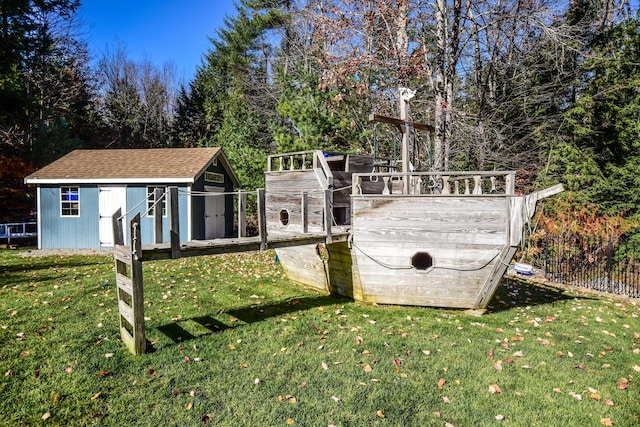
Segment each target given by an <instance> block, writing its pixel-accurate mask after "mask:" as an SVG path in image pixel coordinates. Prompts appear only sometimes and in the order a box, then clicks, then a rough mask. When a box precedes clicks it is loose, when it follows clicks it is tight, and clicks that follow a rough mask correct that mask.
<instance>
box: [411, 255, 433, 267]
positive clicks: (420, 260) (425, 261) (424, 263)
mask: <svg viewBox="0 0 640 427" xmlns="http://www.w3.org/2000/svg"><path fill="white" fill-rule="evenodd" d="M411 265H412V266H413V268H415V269H416V270H428V269H430V268H431V267H433V258H432V257H431V255H429V254H428V253H427V252H416V253H415V254H414V255H413V256H412V257H411Z"/></svg>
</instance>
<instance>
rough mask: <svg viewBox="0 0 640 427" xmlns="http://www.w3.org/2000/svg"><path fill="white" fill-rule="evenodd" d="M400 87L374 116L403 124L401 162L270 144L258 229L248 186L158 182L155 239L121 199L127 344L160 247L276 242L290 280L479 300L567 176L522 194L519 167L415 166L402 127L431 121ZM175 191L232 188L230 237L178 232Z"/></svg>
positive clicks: (386, 297) (119, 277)
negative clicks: (251, 225) (249, 216)
mask: <svg viewBox="0 0 640 427" xmlns="http://www.w3.org/2000/svg"><path fill="white" fill-rule="evenodd" d="M402 98H403V99H402V103H401V114H402V117H403V118H402V119H395V118H390V117H384V116H376V115H372V117H371V119H372V120H375V121H379V122H383V123H389V124H393V125H396V126H398V127H399V128H400V129H401V130H402V132H403V144H402V159H403V160H402V163H401V169H400V170H398V169H397V166H398V165H397V164H396V162H394V161H391V160H381V159H377V158H375V157H374V156H364V155H357V154H341V153H332V152H325V151H319V150H316V151H304V152H295V153H287V154H279V155H273V156H270V157H269V159H268V165H267V171H266V172H265V188H264V189H259V190H257V192H256V195H257V207H258V209H257V213H258V235H257V236H253V237H247V236H246V233H245V231H246V222H245V208H246V196H247V194H249V193H248V192H244V191H240V192H237V193H215V192H204V193H202V192H197V191H196V192H194V191H186V190H179V188H178V187H177V186H172V187H169V188H168V191H167V192H162V191H156V192H155V195H154V197H153V199H152V200H151V201H152V202H153V203H152V205H151V206H150V207H151V209H153V208H154V207H156V205H158V206H161V205H159V204H160V203H162V204H163V205H162V206H164V203H166V201H168V208H167V217H168V218H166V222H168V223H169V233H168V234H169V236H170V242H164V241H163V236H164V234H165V233H164V232H163V223H164V222H165V219H163V216H161V215H156V216H155V217H154V219H153V224H154V227H153V228H154V230H153V236H154V242H155V243H153V244H148V243H147V244H143V242H142V240H143V237H142V236H143V234H142V232H141V224H142V222H141V217H142V216H145V215H146V216H148V215H149V212H150V211H151V210H149V209H148V210H147V211H146V212H144V213H143V212H140V210H141V208H139V207H138V206H139V205H140V203H139V204H138V205H136V206H135V207H134V208H132V209H131V210H130V211H129V212H125V213H122V212H121V210H120V209H118V211H116V212H115V213H114V214H113V217H112V223H113V237H114V258H115V263H116V283H117V288H118V308H119V315H120V316H119V317H120V330H121V336H122V340H123V342H125V343H126V345H127V346H128V347H129V349H130V350H131V352H132V353H134V354H139V353H144V352H145V349H146V341H145V325H144V323H145V322H144V304H143V302H144V292H143V269H142V263H143V262H145V261H152V260H159V259H172V258H181V257H190V256H200V255H212V254H220V253H228V252H242V251H252V250H262V249H265V248H273V249H275V250H276V252H277V254H278V257H279V259H280V262H281V263H282V266H283V268H284V271H285V272H286V274H287V276H288V277H289V279H290V280H291V281H293V282H296V283H300V284H303V285H305V286H308V287H311V288H315V289H317V290H320V291H323V292H327V293H333V294H338V295H344V296H347V297H350V298H353V299H354V300H357V301H365V302H372V303H373V302H375V303H384V304H406V305H418V306H435V307H452V308H476V309H478V308H480V309H481V308H485V307H486V305H487V303H488V302H489V300H490V299H491V297H492V296H493V294H494V292H495V290H496V288H497V286H498V284H499V282H500V279H501V278H502V276H503V275H504V273H505V271H506V269H507V267H508V266H509V264H510V262H511V259H512V257H513V256H514V254H515V252H516V248H517V247H518V245H519V244H520V243H521V241H522V238H523V237H522V232H523V230H524V227H525V225H526V223H527V222H528V221H529V220H530V219H531V218H532V216H533V213H534V210H535V205H536V202H537V201H538V200H539V199H542V198H545V197H548V196H551V195H554V194H556V193H558V192H560V191H562V185H556V186H554V187H551V188H548V189H546V190H542V191H538V192H535V193H532V194H529V195H526V196H521V195H516V194H515V172H508V171H507V172H496V171H492V172H415V171H411V170H410V168H409V162H408V161H405V159H408V157H409V155H408V154H409V150H408V146H409V134H410V132H411V131H412V129H413V128H417V129H422V130H430V129H431V128H430V127H429V126H425V125H418V124H415V123H411V122H410V121H409V120H408V98H409V97H405V96H403V97H402ZM180 191H182V195H180V196H179V192H180ZM180 197H182V198H187V199H188V200H190V201H189V202H188V203H194V199H195V198H198V197H222V198H224V199H225V200H226V199H227V198H233V197H237V207H238V208H237V212H234V215H235V216H236V217H237V220H238V226H237V230H238V235H237V237H233V238H228V237H227V238H219V239H212V240H190V241H188V242H183V241H181V240H180V236H181V233H180V219H179V213H180V210H181V208H180V202H179V200H180ZM144 201H145V200H143V202H144ZM227 204H228V205H230V206H232V205H233V204H234V203H232V201H231V200H230V201H229V203H224V204H223V205H224V206H226V205H227ZM147 206H149V205H147ZM136 212H137V213H136ZM132 214H135V216H134V217H133V218H132V219H130V221H128V222H129V227H128V228H127V230H126V232H125V230H124V224H123V223H124V219H125V218H127V219H129V216H130V215H132Z"/></svg>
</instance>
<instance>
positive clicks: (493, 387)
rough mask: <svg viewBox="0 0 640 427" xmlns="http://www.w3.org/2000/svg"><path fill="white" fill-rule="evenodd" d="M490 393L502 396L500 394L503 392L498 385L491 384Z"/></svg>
mask: <svg viewBox="0 0 640 427" xmlns="http://www.w3.org/2000/svg"><path fill="white" fill-rule="evenodd" d="M489 393H491V394H500V393H502V390H501V389H500V387H499V386H498V384H491V385H490V386H489Z"/></svg>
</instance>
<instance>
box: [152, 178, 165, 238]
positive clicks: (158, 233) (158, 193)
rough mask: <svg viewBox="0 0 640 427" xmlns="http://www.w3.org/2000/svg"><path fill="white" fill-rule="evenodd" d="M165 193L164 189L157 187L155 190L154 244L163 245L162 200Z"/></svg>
mask: <svg viewBox="0 0 640 427" xmlns="http://www.w3.org/2000/svg"><path fill="white" fill-rule="evenodd" d="M163 197H164V193H163V191H162V188H160V187H156V188H155V190H153V217H154V223H155V227H154V233H153V235H154V242H155V243H162V198H163Z"/></svg>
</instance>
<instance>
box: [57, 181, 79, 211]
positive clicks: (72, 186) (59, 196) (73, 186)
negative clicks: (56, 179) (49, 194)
mask: <svg viewBox="0 0 640 427" xmlns="http://www.w3.org/2000/svg"><path fill="white" fill-rule="evenodd" d="M64 188H69V189H72V188H75V189H76V190H77V192H78V201H77V203H78V214H77V215H65V214H63V210H62V205H63V204H64V203H73V202H71V201H68V200H67V201H63V200H62V195H63V194H64V191H62V190H63V189H64ZM58 199H59V200H60V217H61V218H79V217H80V187H78V186H75V185H69V186H64V187H60V193H59V194H58Z"/></svg>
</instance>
